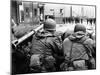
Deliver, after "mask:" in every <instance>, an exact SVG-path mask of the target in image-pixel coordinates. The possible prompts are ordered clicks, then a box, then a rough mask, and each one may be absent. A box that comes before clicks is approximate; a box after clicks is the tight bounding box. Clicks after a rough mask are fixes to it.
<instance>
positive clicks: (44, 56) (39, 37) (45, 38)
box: [30, 19, 63, 73]
mask: <svg viewBox="0 0 100 75" xmlns="http://www.w3.org/2000/svg"><path fill="white" fill-rule="evenodd" d="M43 29H44V31H42V32H37V33H36V34H35V35H34V36H33V40H32V49H31V52H30V53H31V59H30V69H31V72H32V73H34V72H35V73H39V72H54V71H57V69H58V68H59V65H60V63H61V62H62V61H61V59H60V57H62V56H63V52H62V45H61V43H62V40H61V38H60V37H59V36H56V35H55V31H56V22H55V21H54V20H53V19H47V20H46V21H45V22H44V26H43Z"/></svg>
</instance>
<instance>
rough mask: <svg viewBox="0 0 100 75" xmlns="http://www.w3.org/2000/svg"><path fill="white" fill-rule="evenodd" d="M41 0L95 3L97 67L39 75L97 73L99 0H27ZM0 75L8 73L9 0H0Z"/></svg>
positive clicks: (99, 60)
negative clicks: (87, 69)
mask: <svg viewBox="0 0 100 75" xmlns="http://www.w3.org/2000/svg"><path fill="white" fill-rule="evenodd" d="M24 1H26V0H24ZM27 1H42V2H56V3H71V4H85V5H96V9H97V16H96V17H97V26H96V28H97V30H96V32H97V69H96V70H91V71H73V72H57V73H41V75H51V74H53V75H56V74H58V75H66V74H70V75H90V74H91V75H98V74H99V71H100V58H99V57H100V50H99V49H100V46H99V42H100V39H99V38H100V34H99V32H100V29H99V28H100V20H99V17H100V0H27ZM0 8H1V11H0V75H9V74H10V0H1V2H0Z"/></svg>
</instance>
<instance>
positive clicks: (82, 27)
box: [74, 25, 86, 33]
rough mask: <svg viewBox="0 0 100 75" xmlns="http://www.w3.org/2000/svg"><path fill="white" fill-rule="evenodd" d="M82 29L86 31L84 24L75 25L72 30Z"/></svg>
mask: <svg viewBox="0 0 100 75" xmlns="http://www.w3.org/2000/svg"><path fill="white" fill-rule="evenodd" d="M78 31H83V32H84V33H85V32H86V27H85V26H84V25H75V28H74V32H78Z"/></svg>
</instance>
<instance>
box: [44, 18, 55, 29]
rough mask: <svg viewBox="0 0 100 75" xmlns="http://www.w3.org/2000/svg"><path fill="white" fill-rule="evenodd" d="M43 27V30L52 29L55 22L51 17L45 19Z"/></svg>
mask: <svg viewBox="0 0 100 75" xmlns="http://www.w3.org/2000/svg"><path fill="white" fill-rule="evenodd" d="M43 27H44V29H45V30H50V31H54V30H56V22H55V21H54V20H53V19H47V20H46V21H45V22H44V26H43Z"/></svg>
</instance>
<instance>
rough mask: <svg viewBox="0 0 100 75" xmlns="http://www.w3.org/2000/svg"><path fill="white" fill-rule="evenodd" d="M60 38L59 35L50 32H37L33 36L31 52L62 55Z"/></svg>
mask: <svg viewBox="0 0 100 75" xmlns="http://www.w3.org/2000/svg"><path fill="white" fill-rule="evenodd" d="M61 43H62V40H61V38H60V36H58V35H55V34H51V33H50V32H47V31H43V32H38V33H36V35H34V36H33V40H32V49H31V54H42V55H53V56H55V55H56V54H57V55H62V53H63V52H62V44H61Z"/></svg>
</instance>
